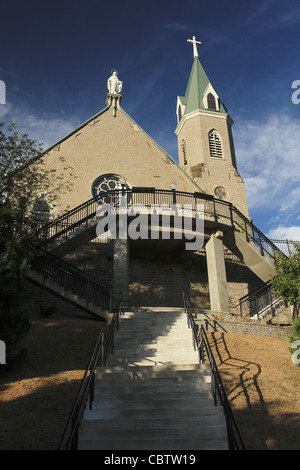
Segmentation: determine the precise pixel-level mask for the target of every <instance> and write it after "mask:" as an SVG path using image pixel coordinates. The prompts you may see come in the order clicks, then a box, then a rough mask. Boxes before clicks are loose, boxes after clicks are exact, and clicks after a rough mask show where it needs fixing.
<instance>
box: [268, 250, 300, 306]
mask: <svg viewBox="0 0 300 470" xmlns="http://www.w3.org/2000/svg"><path fill="white" fill-rule="evenodd" d="M293 248H294V250H293V254H291V255H290V256H289V257H287V256H285V255H283V254H282V253H280V254H278V255H277V256H276V259H275V272H276V274H275V276H273V278H272V283H273V285H274V288H275V292H276V294H277V295H279V296H280V297H282V298H283V299H284V300H285V302H287V303H289V304H291V305H294V306H297V305H298V303H299V299H300V245H299V244H298V243H294V244H293Z"/></svg>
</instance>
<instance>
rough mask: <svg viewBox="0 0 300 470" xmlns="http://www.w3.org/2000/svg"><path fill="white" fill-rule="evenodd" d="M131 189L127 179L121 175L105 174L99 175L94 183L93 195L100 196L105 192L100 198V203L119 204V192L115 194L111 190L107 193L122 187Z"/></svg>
mask: <svg viewBox="0 0 300 470" xmlns="http://www.w3.org/2000/svg"><path fill="white" fill-rule="evenodd" d="M123 188H124V189H130V187H129V186H128V184H127V182H126V180H125V179H124V178H122V177H121V176H119V175H114V174H111V173H110V174H105V175H101V176H99V177H98V178H97V179H96V180H95V181H94V182H93V184H92V195H93V197H94V198H98V197H99V195H100V194H103V197H101V198H99V200H98V202H99V204H103V203H106V204H113V205H117V202H118V197H119V193H117V194H115V193H112V192H110V193H109V194H105V193H107V192H108V191H114V190H120V189H123Z"/></svg>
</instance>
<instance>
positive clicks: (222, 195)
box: [215, 186, 227, 199]
mask: <svg viewBox="0 0 300 470" xmlns="http://www.w3.org/2000/svg"><path fill="white" fill-rule="evenodd" d="M215 196H216V197H217V198H218V199H226V198H227V192H226V190H225V188H223V186H217V187H216V189H215Z"/></svg>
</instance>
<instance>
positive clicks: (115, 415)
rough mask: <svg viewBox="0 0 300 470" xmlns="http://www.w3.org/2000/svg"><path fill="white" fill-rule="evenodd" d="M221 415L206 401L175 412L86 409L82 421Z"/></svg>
mask: <svg viewBox="0 0 300 470" xmlns="http://www.w3.org/2000/svg"><path fill="white" fill-rule="evenodd" d="M216 415H218V416H219V415H223V409H222V408H220V407H217V406H214V403H213V400H212V399H211V400H210V399H206V400H203V403H202V405H201V404H198V406H197V408H195V407H194V403H190V404H189V406H188V405H187V406H186V407H180V408H178V409H176V410H174V409H173V408H167V407H166V408H155V407H148V408H128V407H127V408H122V409H120V410H117V409H115V410H113V409H104V408H102V409H98V408H93V409H92V410H90V409H86V410H85V411H84V420H87V419H92V420H108V421H113V420H122V421H123V420H125V421H126V420H127V421H131V420H135V419H145V420H149V419H150V420H157V419H164V420H165V421H167V420H169V419H173V418H174V417H177V418H178V419H179V418H181V419H182V420H184V419H186V418H196V417H202V416H216Z"/></svg>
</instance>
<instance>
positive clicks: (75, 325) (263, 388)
mask: <svg viewBox="0 0 300 470" xmlns="http://www.w3.org/2000/svg"><path fill="white" fill-rule="evenodd" d="M100 327H101V324H100V323H99V322H97V321H95V320H93V319H86V318H82V319H80V318H64V319H62V318H59V317H56V318H55V317H53V318H51V319H36V320H34V321H33V323H32V328H31V331H30V334H29V335H28V337H27V338H26V339H25V340H24V341H23V344H22V346H25V347H26V348H27V350H28V357H27V360H26V362H24V363H23V364H21V365H19V366H18V367H16V368H14V369H13V370H10V371H7V372H3V370H4V369H2V373H1V375H0V390H1V399H0V412H1V418H2V423H3V424H1V428H0V449H1V450H21V449H23V450H55V449H56V448H57V446H58V443H59V440H60V437H61V434H62V431H63V429H64V426H65V423H66V421H67V418H68V415H69V412H70V410H71V407H72V404H73V400H74V398H75V396H76V393H77V390H78V387H79V384H80V380H81V378H82V376H83V373H84V370H85V367H86V365H87V362H88V359H89V356H90V354H91V352H92V350H93V347H94V344H95V342H96V338H97V336H98V334H99V331H100ZM209 338H210V341H211V344H212V346H213V349H214V351H215V354H216V360H217V363H218V366H219V367H220V371H221V374H222V378H223V381H224V384H225V387H226V389H227V391H228V395H229V399H230V401H231V403H232V407H233V410H234V414H235V417H236V419H237V421H238V424H239V426H240V429H241V433H242V435H243V438H244V440H245V444H246V447H247V448H248V449H279V450H283V449H286V450H288V449H298V447H299V444H298V441H299V435H300V421H299V416H300V414H299V412H300V390H299V378H300V368H299V367H296V366H295V365H294V364H293V363H292V361H291V356H290V353H289V351H288V345H289V342H288V339H277V338H263V337H259V336H245V335H236V334H227V333H225V334H222V333H211V334H209ZM1 367H2V368H4V367H5V366H1Z"/></svg>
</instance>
